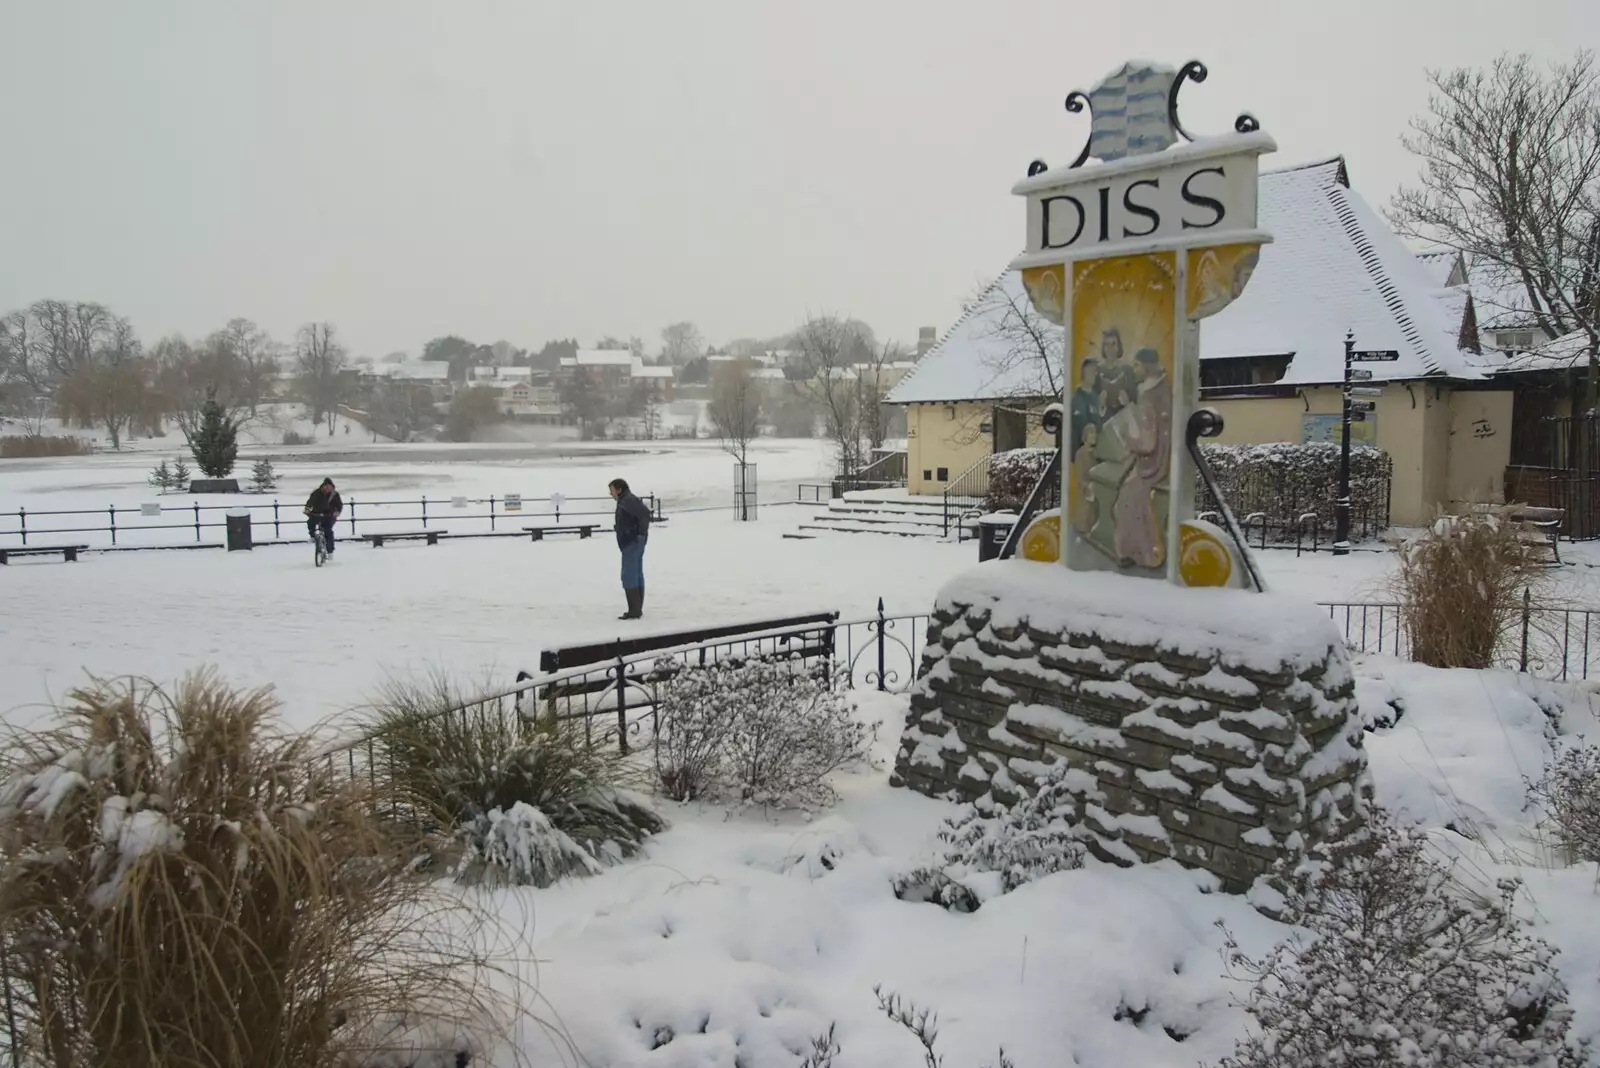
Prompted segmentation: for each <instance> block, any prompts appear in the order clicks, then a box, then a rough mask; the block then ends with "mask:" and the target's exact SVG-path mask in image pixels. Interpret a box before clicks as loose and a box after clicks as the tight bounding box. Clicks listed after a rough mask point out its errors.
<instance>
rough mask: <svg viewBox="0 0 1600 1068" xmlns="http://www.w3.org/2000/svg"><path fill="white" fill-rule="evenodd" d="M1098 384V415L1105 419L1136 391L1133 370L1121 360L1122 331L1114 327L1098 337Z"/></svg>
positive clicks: (1126, 401) (1131, 397) (1128, 400)
mask: <svg viewBox="0 0 1600 1068" xmlns="http://www.w3.org/2000/svg"><path fill="white" fill-rule="evenodd" d="M1100 382H1101V387H1102V389H1101V393H1102V397H1103V399H1102V401H1101V405H1100V413H1101V416H1102V417H1103V418H1105V419H1110V418H1111V417H1112V416H1114V415H1116V414H1117V412H1118V411H1120V410H1121V409H1122V407H1123V406H1124V405H1126V404H1128V403H1129V402H1130V401H1131V400H1132V399H1133V395H1134V393H1135V391H1136V390H1137V389H1138V381H1137V379H1136V377H1135V375H1134V370H1133V368H1131V367H1129V366H1128V361H1126V360H1124V359H1123V358H1122V331H1121V330H1118V329H1117V328H1116V327H1114V326H1113V327H1112V328H1111V329H1109V330H1106V331H1103V332H1102V333H1101V335H1100Z"/></svg>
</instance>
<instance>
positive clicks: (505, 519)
mask: <svg viewBox="0 0 1600 1068" xmlns="http://www.w3.org/2000/svg"><path fill="white" fill-rule="evenodd" d="M642 500H644V501H645V503H646V504H648V505H649V506H650V510H651V512H652V513H653V514H654V515H655V516H656V518H657V519H660V518H661V517H662V502H661V500H660V498H658V497H655V496H651V495H645V496H644V497H643V498H642ZM530 506H531V507H530ZM301 507H302V504H301V503H300V502H296V501H279V500H277V499H274V500H272V501H270V502H266V501H241V502H237V503H233V504H201V503H200V502H199V501H193V502H191V503H189V504H163V503H159V502H157V503H154V504H153V506H151V505H137V506H134V507H131V508H130V507H128V506H126V505H124V506H122V507H120V508H119V507H117V506H116V505H114V504H113V505H109V506H107V507H105V508H68V509H32V510H30V509H26V508H18V509H17V510H16V511H14V512H0V524H5V529H0V538H17V539H20V541H21V544H23V545H28V544H30V543H29V541H28V539H29V538H33V539H35V540H34V542H33V544H38V539H40V538H41V537H46V538H48V537H49V536H52V535H73V536H82V535H90V534H95V535H103V536H105V537H106V538H109V541H110V545H111V546H112V547H114V548H152V549H154V548H171V547H174V546H176V545H179V544H191V545H198V544H201V543H202V542H203V540H204V536H205V535H204V532H205V531H206V530H214V529H221V528H225V527H226V526H227V520H226V518H225V515H218V514H217V513H224V514H225V513H230V512H232V513H235V514H237V513H239V512H248V513H249V515H250V525H251V528H252V531H253V534H254V537H255V538H256V539H257V540H266V532H267V531H268V530H270V531H271V537H272V538H274V539H277V538H282V537H290V538H300V537H301V536H303V535H304V533H305V522H306V521H305V516H304V515H302V514H301ZM615 513H616V502H615V501H613V500H612V499H611V498H610V497H566V498H563V499H562V501H561V503H560V504H559V505H558V504H556V503H555V502H554V501H553V500H552V499H550V498H546V497H539V498H527V497H517V496H516V495H512V496H511V497H510V498H509V503H508V498H506V497H497V496H495V495H493V494H491V495H490V496H488V497H435V498H433V499H432V500H429V499H428V497H427V496H425V495H424V496H421V497H418V498H417V499H416V500H402V501H388V500H364V499H362V500H358V499H357V498H355V497H345V498H344V514H343V515H342V516H341V517H340V519H339V525H340V526H341V527H344V526H345V525H346V524H348V529H349V531H350V533H351V534H352V535H355V534H357V533H359V532H360V529H361V527H360V526H359V525H360V524H365V525H366V526H365V529H367V530H368V531H371V532H374V533H387V532H392V531H394V528H395V525H396V524H407V523H418V524H420V525H421V526H422V528H423V529H429V524H432V526H433V528H434V529H438V528H440V527H443V526H444V525H445V524H446V523H463V524H467V525H469V526H470V527H471V528H473V529H479V530H481V529H486V530H488V531H489V532H490V533H496V532H498V531H500V530H501V529H502V528H505V529H506V530H507V531H508V533H515V532H516V529H517V525H518V524H519V522H520V523H524V524H527V525H529V526H558V525H561V524H563V523H569V524H573V525H578V524H580V523H582V522H584V521H586V520H591V519H595V518H597V517H604V518H606V519H609V518H610V517H612V516H613V515H615ZM179 516H181V517H182V519H179V520H177V521H175V522H174V521H170V520H171V519H172V518H175V517H179ZM95 519H102V520H104V522H103V523H93V520H95ZM146 520H154V522H147V521H146ZM63 524H71V525H63ZM596 525H602V524H596ZM158 531H159V532H166V533H164V534H161V535H158V536H156V537H154V538H151V537H150V534H151V532H158ZM179 531H182V532H183V534H184V535H185V537H184V539H183V541H182V542H180V541H179V540H178V539H177V538H175V537H174V536H173V535H174V534H175V533H176V532H179ZM190 533H192V534H193V535H194V540H193V542H189V541H188V539H187V535H188V534H190Z"/></svg>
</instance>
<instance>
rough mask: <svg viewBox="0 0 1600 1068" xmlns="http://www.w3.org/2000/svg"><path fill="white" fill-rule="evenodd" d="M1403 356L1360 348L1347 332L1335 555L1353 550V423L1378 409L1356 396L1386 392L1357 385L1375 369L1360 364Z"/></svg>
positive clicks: (1394, 351)
mask: <svg viewBox="0 0 1600 1068" xmlns="http://www.w3.org/2000/svg"><path fill="white" fill-rule="evenodd" d="M1399 358H1400V350H1399V349H1357V348H1356V335H1355V331H1353V330H1347V331H1345V335H1344V392H1343V397H1342V400H1343V401H1344V409H1343V410H1344V417H1343V419H1341V420H1340V427H1339V497H1338V499H1337V500H1336V501H1334V502H1333V508H1334V531H1333V554H1334V555H1335V556H1347V555H1349V553H1350V424H1351V423H1365V422H1366V421H1367V413H1368V412H1376V411H1377V410H1378V402H1377V401H1375V400H1356V399H1355V398H1356V397H1358V396H1359V397H1378V396H1382V395H1383V389H1382V387H1378V386H1366V387H1356V386H1352V385H1351V384H1350V383H1351V382H1353V381H1359V382H1370V381H1372V372H1371V371H1369V370H1367V369H1366V368H1365V367H1361V368H1358V367H1356V366H1355V365H1356V364H1358V363H1394V362H1395V361H1396V360H1398V359H1399Z"/></svg>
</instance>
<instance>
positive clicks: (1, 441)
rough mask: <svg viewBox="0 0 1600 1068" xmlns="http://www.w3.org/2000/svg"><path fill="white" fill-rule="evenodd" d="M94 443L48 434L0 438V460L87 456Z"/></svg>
mask: <svg viewBox="0 0 1600 1068" xmlns="http://www.w3.org/2000/svg"><path fill="white" fill-rule="evenodd" d="M92 452H94V445H93V444H91V443H90V442H87V441H84V440H83V439H82V438H73V437H65V436H59V435H50V434H28V435H21V436H18V435H12V436H10V437H3V438H0V460H32V459H37V458H39V457H42V456H88V455H89V454H91V453H92Z"/></svg>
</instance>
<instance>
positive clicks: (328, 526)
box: [306, 515, 333, 553]
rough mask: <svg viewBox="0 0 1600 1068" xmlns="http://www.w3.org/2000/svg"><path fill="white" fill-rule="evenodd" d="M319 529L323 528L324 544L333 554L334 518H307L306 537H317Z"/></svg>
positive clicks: (323, 516) (327, 516) (325, 516)
mask: <svg viewBox="0 0 1600 1068" xmlns="http://www.w3.org/2000/svg"><path fill="white" fill-rule="evenodd" d="M318 527H321V528H322V544H323V545H324V546H326V547H327V550H328V551H329V552H330V553H331V552H333V516H331V515H314V516H309V517H307V519H306V535H307V536H308V537H312V538H314V537H316V536H317V528H318Z"/></svg>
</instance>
